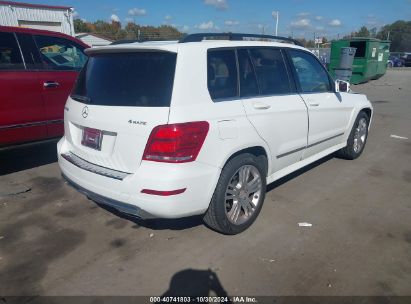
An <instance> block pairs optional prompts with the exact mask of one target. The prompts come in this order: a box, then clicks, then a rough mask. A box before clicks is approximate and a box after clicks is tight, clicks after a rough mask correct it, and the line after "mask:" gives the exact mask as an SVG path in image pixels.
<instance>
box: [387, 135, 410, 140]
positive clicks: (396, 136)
mask: <svg viewBox="0 0 411 304" xmlns="http://www.w3.org/2000/svg"><path fill="white" fill-rule="evenodd" d="M390 137H391V138H396V139H408V137H404V136H398V135H392V134H391V135H390Z"/></svg>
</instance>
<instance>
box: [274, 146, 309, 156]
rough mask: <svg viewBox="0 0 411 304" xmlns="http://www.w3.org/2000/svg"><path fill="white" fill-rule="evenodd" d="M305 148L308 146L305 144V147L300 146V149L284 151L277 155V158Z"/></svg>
mask: <svg viewBox="0 0 411 304" xmlns="http://www.w3.org/2000/svg"><path fill="white" fill-rule="evenodd" d="M305 148H306V147H305V146H304V147H301V148H298V149H295V150H291V151H289V152H285V153H283V154H280V155H277V158H281V157H284V156H288V155H290V154H293V153H296V152H298V151H301V150H304V149H305Z"/></svg>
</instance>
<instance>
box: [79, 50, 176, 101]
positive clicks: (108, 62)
mask: <svg viewBox="0 0 411 304" xmlns="http://www.w3.org/2000/svg"><path fill="white" fill-rule="evenodd" d="M176 57H177V55H176V54H174V53H169V52H135V53H116V54H96V55H92V56H91V57H90V58H89V60H88V63H87V65H86V66H85V67H84V68H83V70H82V71H81V73H80V75H79V77H78V79H77V82H76V85H75V87H74V89H73V92H72V93H71V98H73V99H74V100H77V101H79V102H82V103H88V104H95V105H104V106H134V107H169V106H170V102H171V94H172V90H173V82H174V72H175V66H176Z"/></svg>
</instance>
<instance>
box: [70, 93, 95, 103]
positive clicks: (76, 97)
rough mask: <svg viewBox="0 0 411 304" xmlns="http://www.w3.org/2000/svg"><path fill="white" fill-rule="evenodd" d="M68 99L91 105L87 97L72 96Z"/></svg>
mask: <svg viewBox="0 0 411 304" xmlns="http://www.w3.org/2000/svg"><path fill="white" fill-rule="evenodd" d="M70 97H71V98H73V99H74V100H77V101H80V102H84V103H91V98H90V97H87V96H81V95H76V94H72V95H71V96H70Z"/></svg>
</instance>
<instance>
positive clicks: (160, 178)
mask: <svg viewBox="0 0 411 304" xmlns="http://www.w3.org/2000/svg"><path fill="white" fill-rule="evenodd" d="M57 150H58V162H59V166H60V169H61V171H62V173H63V176H64V177H65V178H66V179H67V180H68V182H69V183H70V184H71V185H72V186H74V188H76V189H77V190H78V191H79V192H81V193H83V194H85V195H86V196H88V197H89V198H91V199H92V200H94V201H96V202H98V203H101V204H105V205H109V206H111V207H113V208H116V209H118V210H119V211H121V212H125V213H129V214H133V215H135V216H137V217H140V218H142V219H147V218H180V217H186V216H191V215H198V214H203V213H204V212H205V211H206V210H207V208H208V206H209V203H210V200H211V197H212V195H213V193H214V189H215V186H216V184H217V181H218V178H219V176H220V173H221V169H220V168H218V167H214V166H210V165H206V164H202V163H198V162H192V163H183V164H169V163H157V162H151V161H142V162H141V164H140V166H139V168H138V169H137V170H136V172H135V173H129V174H126V176H125V177H124V178H123V179H116V178H113V177H109V176H104V175H102V174H101V173H102V172H92V171H93V170H94V169H95V168H92V167H90V166H88V167H87V168H86V169H83V168H81V166H79V164H78V163H77V164H74V163H73V162H72V161H70V160H68V159H67V158H65V157H63V155H67V154H68V153H70V151H71V150H72V149H71V144H70V143H69V142H68V141H67V140H66V139H65V137H63V138H62V139H61V140H60V141H59V143H58V144H57ZM89 164H90V163H89ZM96 166H97V165H96ZM143 189H150V190H157V191H172V190H176V189H186V190H185V191H184V192H183V193H181V194H177V195H170V196H160V195H152V194H146V193H142V192H141V191H142V190H143Z"/></svg>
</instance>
